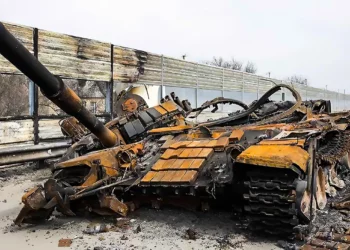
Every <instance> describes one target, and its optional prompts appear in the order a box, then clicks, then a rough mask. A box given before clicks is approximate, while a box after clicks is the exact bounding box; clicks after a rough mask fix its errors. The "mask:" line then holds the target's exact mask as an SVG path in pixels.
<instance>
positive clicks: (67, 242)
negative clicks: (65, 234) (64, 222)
mask: <svg viewBox="0 0 350 250" xmlns="http://www.w3.org/2000/svg"><path fill="white" fill-rule="evenodd" d="M72 243H73V240H72V239H60V240H59V241H58V247H70V246H71V245H72Z"/></svg>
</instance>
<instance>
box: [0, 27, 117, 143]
mask: <svg viewBox="0 0 350 250" xmlns="http://www.w3.org/2000/svg"><path fill="white" fill-rule="evenodd" d="M0 53H1V54H2V55H3V56H4V57H5V58H6V59H7V60H9V61H10V62H11V63H12V64H13V65H14V66H15V67H16V68H18V69H19V70H20V71H21V72H22V73H23V74H25V75H26V76H27V77H28V78H29V79H31V80H32V81H33V82H34V83H35V84H36V85H38V86H39V87H40V90H41V92H42V93H43V94H44V95H45V96H46V97H47V98H48V99H50V100H51V101H52V102H53V103H55V104H56V105H57V106H58V107H59V108H61V109H62V110H63V111H64V112H66V113H67V114H69V115H72V116H74V117H75V118H77V119H78V120H79V121H80V122H81V123H82V124H83V125H84V126H85V127H87V128H88V129H89V130H90V131H91V132H92V133H93V134H94V135H96V136H97V137H98V138H99V139H100V141H101V143H102V144H103V145H104V146H105V147H113V146H115V145H116V144H117V142H118V137H117V136H116V135H115V134H114V133H113V132H112V131H111V130H109V129H108V128H106V127H105V126H104V125H103V123H102V122H101V121H100V120H98V119H97V117H96V116H95V115H94V114H92V113H91V112H90V111H88V110H87V109H86V108H85V107H84V105H83V104H82V101H81V99H80V98H79V96H78V95H77V94H76V93H75V92H74V91H73V90H72V89H70V88H69V87H67V86H66V85H65V84H64V83H63V81H62V80H61V79H60V78H59V77H56V76H54V75H53V74H52V73H50V71H49V70H48V69H47V68H45V66H44V65H42V64H41V63H40V62H39V61H38V60H37V58H35V57H34V56H33V55H32V54H31V53H30V52H29V51H28V50H27V49H26V48H25V47H24V46H23V45H22V44H21V43H20V42H19V41H18V40H17V39H16V38H15V37H14V36H13V35H12V34H11V33H10V32H9V31H8V30H7V29H6V28H5V26H4V25H3V24H2V23H1V22H0Z"/></svg>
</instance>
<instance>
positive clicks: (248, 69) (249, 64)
mask: <svg viewBox="0 0 350 250" xmlns="http://www.w3.org/2000/svg"><path fill="white" fill-rule="evenodd" d="M257 71H258V69H257V67H256V66H255V64H254V63H252V62H249V61H248V62H247V64H246V66H245V67H244V72H247V73H252V74H255V73H256V72H257Z"/></svg>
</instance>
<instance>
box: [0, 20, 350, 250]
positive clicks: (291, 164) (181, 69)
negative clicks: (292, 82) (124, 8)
mask: <svg viewBox="0 0 350 250" xmlns="http://www.w3.org/2000/svg"><path fill="white" fill-rule="evenodd" d="M0 28H2V29H0V31H1V32H2V34H3V36H2V37H1V40H0V42H1V45H4V47H0V51H1V52H2V53H3V54H4V55H5V56H6V57H7V58H8V59H9V60H10V61H12V62H13V63H14V64H15V65H16V66H18V67H19V68H20V69H21V70H22V71H23V72H24V73H25V74H26V75H28V76H29V77H30V78H31V79H32V80H33V81H34V82H35V83H37V84H38V85H39V86H40V87H41V88H42V91H43V93H45V95H46V96H47V97H48V98H50V99H51V100H52V101H53V102H54V103H55V104H56V105H58V106H59V107H61V108H62V109H63V110H64V111H66V112H67V113H69V114H72V115H75V117H76V118H77V120H78V121H79V122H81V124H83V125H85V126H86V128H87V129H89V130H90V131H91V132H92V133H93V134H90V133H89V132H87V131H84V130H82V129H81V127H80V126H78V123H77V120H74V119H73V118H68V119H66V120H65V122H64V121H63V122H61V127H62V128H63V131H64V133H65V134H66V135H68V136H71V137H72V138H73V139H74V141H75V143H74V144H73V145H72V146H71V147H70V148H69V149H68V150H67V152H66V153H65V154H64V155H63V156H62V158H60V160H59V161H58V162H56V163H55V166H54V168H53V175H52V176H51V177H50V178H49V179H48V180H47V181H46V182H45V183H44V185H43V186H39V187H37V188H35V189H33V190H31V191H29V192H28V193H26V194H25V195H24V196H23V199H22V202H23V203H24V207H23V209H22V210H21V212H20V214H19V215H18V217H17V219H16V221H15V223H16V224H21V223H32V222H38V221H39V220H44V219H47V218H48V217H49V216H50V215H51V213H52V211H53V210H54V209H56V208H57V211H60V212H62V213H63V214H64V215H68V216H73V215H77V214H79V213H81V212H82V210H83V211H85V212H86V211H90V212H94V213H98V214H111V213H112V214H114V213H117V214H119V215H122V216H127V214H128V213H129V212H132V211H133V210H134V209H135V208H136V207H138V205H140V204H144V203H148V204H151V205H152V206H153V207H155V208H160V207H161V206H162V205H163V204H172V205H178V206H186V207H188V205H189V204H191V205H194V207H199V206H200V207H201V208H202V210H207V209H209V203H214V204H215V205H219V204H225V205H227V206H230V207H232V206H233V205H235V206H239V208H240V210H241V211H242V212H243V214H244V215H245V216H246V218H247V220H248V222H249V225H250V227H251V228H252V229H254V230H257V231H263V232H268V233H272V234H283V235H287V236H291V235H293V228H294V227H295V226H297V225H298V224H301V223H309V222H311V221H312V219H313V216H314V215H316V213H315V211H316V209H322V208H324V207H325V206H326V203H327V196H326V195H327V194H329V195H336V192H337V191H336V189H335V188H338V189H341V188H344V186H345V185H344V181H343V180H341V176H342V175H341V174H340V173H341V170H342V168H343V167H344V166H343V165H347V167H348V165H349V155H348V151H349V148H350V132H349V130H348V127H349V124H350V112H344V113H338V114H334V115H331V114H329V112H330V111H331V110H330V105H329V103H328V102H327V101H325V100H316V101H305V102H303V101H302V98H301V95H300V93H299V92H298V91H296V90H295V89H294V88H292V87H290V86H289V85H285V84H277V85H275V86H272V88H271V89H269V90H267V92H266V93H265V94H263V95H262V97H261V98H259V99H258V100H256V101H254V102H252V103H250V104H249V105H247V104H244V103H242V102H239V101H237V100H234V99H229V98H218V97H217V98H214V99H213V100H211V101H207V102H205V103H204V104H203V105H202V106H201V107H199V108H192V107H191V105H190V103H189V102H188V100H180V99H179V98H178V97H177V96H176V94H175V93H171V94H170V95H169V96H167V95H166V96H164V98H162V99H161V100H160V103H157V104H156V105H154V106H151V107H148V106H147V105H146V103H145V98H141V97H139V96H138V97H137V95H136V93H135V92H132V91H131V90H130V91H125V92H122V95H120V96H119V97H118V98H117V103H118V102H119V103H118V105H119V107H120V109H121V110H122V111H123V112H120V114H119V116H118V117H116V118H115V119H113V120H111V121H109V122H108V123H107V124H105V126H104V125H103V123H102V122H100V121H99V120H97V118H96V117H95V116H93V115H92V114H91V113H89V112H88V111H87V110H86V109H85V108H84V107H83V106H82V104H81V100H80V99H79V97H78V96H77V95H76V94H75V93H74V92H73V90H72V89H70V88H68V87H66V86H65V85H64V83H63V82H62V81H61V79H60V78H57V77H54V76H53V75H52V74H51V73H50V72H49V71H47V70H46V69H45V68H44V67H43V66H42V65H41V64H40V63H38V62H36V61H34V60H33V57H32V56H31V55H30V53H29V52H28V51H26V50H25V48H24V47H21V45H20V44H19V43H17V41H16V40H15V39H14V38H13V37H11V36H10V35H9V34H8V33H7V32H6V30H5V29H4V28H3V27H1V26H0ZM39 36H40V33H39ZM50 36H52V37H54V39H55V41H53V42H52V44H53V45H55V46H56V44H57V47H56V48H54V49H55V50H57V48H60V49H61V48H64V46H61V45H60V43H59V40H60V39H62V40H63V41H62V44H66V43H67V44H69V46H71V47H69V46H68V45H67V46H68V47H69V48H75V47H76V46H78V47H79V46H81V49H82V51H80V52H79V51H78V52H76V53H78V54H79V53H80V54H79V56H80V57H82V58H80V60H88V61H89V60H96V61H101V62H102V61H103V60H104V56H105V55H104V54H103V55H102V54H94V53H93V52H92V51H93V50H90V49H91V48H90V47H89V46H97V47H98V46H99V45H97V44H94V43H93V42H92V41H85V40H79V39H78V40H79V43H78V45H77V44H76V42H77V41H78V40H77V39H76V38H74V37H67V36H60V35H59V36H56V35H54V34H46V37H50ZM43 37H45V36H43ZM48 40H49V38H47V41H46V40H41V41H42V42H43V41H45V42H46V45H45V46H48V47H49V46H50V41H48ZM45 46H44V47H45ZM60 46H61V47H60ZM44 47H43V48H44ZM110 49H111V47H110V46H109V51H111V50H110ZM112 49H113V50H112V51H113V53H112V54H113V67H112V68H113V79H114V80H118V81H121V82H136V81H139V82H142V81H143V80H144V79H145V78H144V76H145V74H147V72H149V71H148V70H150V71H152V72H157V75H156V76H155V78H154V80H155V81H157V79H158V77H159V76H160V77H161V78H160V81H161V83H166V84H168V85H171V84H175V85H181V84H182V85H181V86H193V84H194V80H197V81H198V79H200V80H201V81H200V82H196V83H195V84H196V86H200V87H201V88H204V89H205V88H208V89H209V88H212V87H211V86H215V88H217V87H219V88H220V89H225V70H223V69H219V68H215V67H211V68H210V70H209V71H208V68H207V66H204V65H198V64H193V63H189V62H185V61H179V60H175V59H171V58H167V57H163V56H162V57H157V56H154V55H150V54H148V53H145V52H142V51H136V50H131V49H125V48H120V47H116V46H114V48H112ZM48 52H50V50H48ZM51 52H52V51H51ZM52 53H53V54H55V53H56V52H52ZM60 53H61V52H60ZM62 53H63V52H62ZM67 53H68V54H67V55H66V56H67V57H70V56H72V54H71V52H69V49H68V52H67ZM74 55H75V54H74ZM108 55H109V56H111V55H110V54H108ZM39 57H40V46H39ZM159 59H160V63H161V65H162V66H161V71H160V72H159V68H157V67H155V68H153V69H151V68H150V67H148V66H149V65H152V64H153V63H154V65H157V64H158V63H159ZM55 60H56V59H55ZM55 60H54V63H56V62H57V61H55ZM148 63H149V64H148ZM46 64H47V63H46ZM78 67H81V65H78ZM91 70H92V69H91ZM97 70H101V69H100V68H98V69H97ZM194 70H195V72H196V74H192V73H193V71H194ZM67 72H70V71H69V70H68V71H67ZM159 73H160V75H159ZM69 74H70V73H69ZM83 74H86V77H92V73H91V72H83ZM245 76H246V75H245V74H244V73H240V74H237V75H235V76H234V77H233V79H232V81H235V80H237V79H238V78H239V77H242V78H243V79H242V81H243V82H248V83H250V84H252V85H253V84H254V82H255V81H256V80H257V81H259V80H260V78H257V77H255V76H252V75H248V76H249V77H245ZM74 77H76V76H74ZM266 81H268V80H266ZM270 83H271V81H270ZM271 85H272V83H271ZM228 86H229V87H228V88H231V87H232V88H233V86H235V83H234V82H232V83H228ZM242 88H243V86H242ZM282 88H284V89H287V90H289V92H290V94H291V95H292V96H293V97H294V98H295V101H294V102H272V101H270V99H273V98H274V95H276V93H277V92H278V91H280V90H281V89H282ZM145 90H146V91H145V92H146V93H147V95H149V93H148V88H145ZM249 91H250V90H249V89H248V90H247V92H249ZM149 99H150V98H149ZM225 104H237V105H239V106H241V107H242V110H240V111H237V112H234V113H231V114H230V115H229V116H228V117H224V118H219V119H215V120H211V121H206V122H199V123H197V122H190V121H189V120H187V119H186V118H187V117H191V113H192V115H194V116H196V115H198V113H200V112H201V111H202V110H204V109H206V108H208V107H210V106H213V107H214V110H213V111H214V112H215V111H216V110H217V109H218V105H225ZM116 110H117V109H116ZM193 113H195V114H193ZM39 123H40V122H39ZM41 123H42V125H41V128H42V130H41V131H40V130H39V132H40V133H41V134H45V132H44V130H45V128H47V129H48V130H51V128H53V127H54V125H53V123H54V121H52V120H50V121H46V120H42V121H41ZM78 127H79V128H78ZM40 133H39V134H40ZM42 138H44V137H42ZM51 138H52V137H51ZM49 139H50V138H49ZM106 147H107V149H106ZM43 150H45V149H44V148H40V150H39V149H38V152H39V153H40V154H45V153H46V152H44V151H43ZM60 150H64V149H63V148H60V147H57V151H60ZM28 153H32V155H33V157H38V156H37V155H35V154H33V152H28ZM47 153H49V154H52V151H48V152H47ZM55 156H56V155H55ZM27 157H28V156H27ZM39 157H44V156H39ZM45 157H46V156H45ZM233 197H235V198H233ZM343 202H348V201H346V200H345V201H343ZM334 206H336V205H334ZM339 206H340V207H341V208H345V207H347V206H348V204H347V203H346V204H345V203H344V204H341V205H339ZM333 236H334V237H333V238H332V239H331V241H341V243H336V244H333V243H332V242H331V243H326V244H325V245H324V243H323V242H320V241H322V240H323V241H324V237H323V236H322V235H318V238H317V239H314V240H311V243H310V244H311V245H312V244H314V245H315V246H318V247H319V246H326V247H330V248H341V247H345V245H344V244H347V237H343V236H339V235H333ZM327 239H328V238H327ZM344 241H346V242H344ZM332 244H333V245H332Z"/></svg>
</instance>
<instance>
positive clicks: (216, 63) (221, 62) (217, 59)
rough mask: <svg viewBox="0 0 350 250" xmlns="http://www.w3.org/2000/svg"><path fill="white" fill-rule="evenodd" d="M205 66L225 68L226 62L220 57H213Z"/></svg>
mask: <svg viewBox="0 0 350 250" xmlns="http://www.w3.org/2000/svg"><path fill="white" fill-rule="evenodd" d="M207 64H210V65H213V66H217V67H223V68H226V67H227V66H226V62H225V60H224V59H222V57H215V56H214V57H213V60H212V61H210V62H208V63H207Z"/></svg>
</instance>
